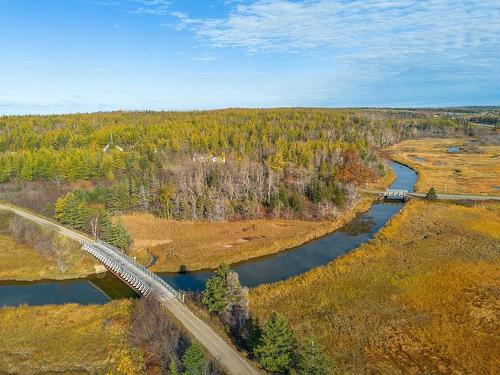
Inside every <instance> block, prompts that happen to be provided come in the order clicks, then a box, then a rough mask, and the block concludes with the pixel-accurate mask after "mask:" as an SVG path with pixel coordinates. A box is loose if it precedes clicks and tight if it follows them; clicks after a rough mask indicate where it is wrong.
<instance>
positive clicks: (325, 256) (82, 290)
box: [0, 162, 417, 306]
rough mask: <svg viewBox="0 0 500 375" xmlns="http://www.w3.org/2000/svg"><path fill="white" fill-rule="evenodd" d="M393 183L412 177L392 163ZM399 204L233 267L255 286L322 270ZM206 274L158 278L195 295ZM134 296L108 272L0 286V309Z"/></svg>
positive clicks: (409, 182)
mask: <svg viewBox="0 0 500 375" xmlns="http://www.w3.org/2000/svg"><path fill="white" fill-rule="evenodd" d="M392 168H393V169H394V172H395V174H396V180H395V181H394V182H393V184H392V185H391V188H393V189H407V190H408V191H413V186H414V185H415V183H416V180H417V175H416V173H415V172H414V171H413V170H412V169H410V168H408V167H406V166H404V165H401V164H398V163H394V162H393V163H392ZM402 206H403V203H400V202H390V203H389V202H375V203H374V204H373V205H372V207H371V208H370V209H369V210H368V211H367V212H365V213H361V214H359V215H357V216H356V218H355V219H353V220H352V221H351V222H349V223H348V224H346V225H344V226H343V227H342V228H340V229H338V230H336V231H334V232H332V233H330V234H328V235H326V236H324V237H321V238H319V239H317V240H314V241H311V242H309V243H306V244H304V245H301V246H298V247H296V248H293V249H290V250H287V251H283V252H281V253H278V254H275V255H270V256H266V257H262V258H258V259H255V260H250V261H247V262H243V263H240V264H237V265H234V266H233V269H235V270H236V271H237V272H238V274H239V275H240V280H241V282H242V284H244V285H246V286H249V287H255V286H257V285H260V284H265V283H272V282H276V281H280V280H285V279H288V278H289V277H292V276H296V275H300V274H302V273H304V272H306V271H308V270H310V269H312V268H315V267H318V266H322V265H324V264H327V263H328V262H330V261H332V260H334V259H335V258H337V257H339V256H341V255H343V254H345V253H347V252H349V251H350V250H352V249H355V248H357V247H358V246H360V245H361V244H363V243H365V242H366V241H368V240H369V239H370V238H372V237H373V236H374V235H375V233H377V232H378V231H379V230H380V228H382V227H383V226H384V225H385V224H386V223H387V221H388V220H389V219H390V218H391V217H392V216H393V215H394V214H396V213H397V212H399V210H400V209H401V208H402ZM210 275H211V272H210V271H200V272H190V273H186V274H161V275H160V276H161V277H162V278H163V279H164V280H165V281H167V282H168V283H170V284H171V285H172V286H173V287H174V288H177V289H182V290H191V291H198V290H201V289H203V286H204V283H205V280H206V279H207V278H208V277H209V276H210ZM135 295H136V294H135V292H133V291H132V290H131V289H129V288H128V287H127V286H126V285H125V284H124V283H122V282H121V281H120V280H119V279H117V278H116V277H115V276H113V275H112V274H109V273H108V274H104V275H99V276H94V277H90V278H87V279H78V280H66V281H51V280H48V281H36V282H0V306H18V305H21V304H28V305H45V304H64V303H71V302H73V303H79V304H82V305H85V304H103V303H106V302H107V301H109V300H110V299H115V298H125V297H131V296H135Z"/></svg>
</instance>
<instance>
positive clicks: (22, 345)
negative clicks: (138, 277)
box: [0, 300, 141, 375]
mask: <svg viewBox="0 0 500 375" xmlns="http://www.w3.org/2000/svg"><path fill="white" fill-rule="evenodd" d="M131 305H132V303H131V302H130V301H129V300H119V301H112V302H109V303H108V304H106V305H102V306H95V305H93V306H92V305H91V306H79V305H75V304H69V305H62V306H52V305H48V306H40V307H28V306H21V307H6V308H2V309H0V327H2V329H1V330H0V368H1V369H2V370H1V371H0V372H2V373H9V374H27V375H28V374H35V373H36V374H41V373H43V374H104V373H108V374H135V373H138V372H136V371H138V370H139V369H138V368H136V365H135V364H141V360H140V357H139V354H138V353H137V352H135V351H134V350H132V349H130V347H129V346H128V345H127V336H128V327H129V316H130V308H131ZM117 370H120V371H117ZM4 371H5V372H4Z"/></svg>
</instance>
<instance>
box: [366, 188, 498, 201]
mask: <svg viewBox="0 0 500 375" xmlns="http://www.w3.org/2000/svg"><path fill="white" fill-rule="evenodd" d="M361 191H362V192H363V193H366V194H376V195H378V196H379V197H380V198H385V197H386V194H387V196H390V197H389V198H388V199H402V198H401V194H398V193H392V194H390V193H391V192H394V191H398V189H388V190H386V191H377V190H369V189H361ZM426 194H427V193H418V192H410V191H406V199H408V198H410V197H413V198H425V196H426ZM437 198H438V199H439V200H443V201H458V200H471V201H500V195H477V194H441V193H437Z"/></svg>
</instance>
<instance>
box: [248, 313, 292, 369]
mask: <svg viewBox="0 0 500 375" xmlns="http://www.w3.org/2000/svg"><path fill="white" fill-rule="evenodd" d="M295 347H296V340H295V336H294V334H293V332H292V330H291V329H290V328H289V327H288V322H287V321H286V319H285V317H284V316H283V315H282V314H279V313H273V314H272V315H271V317H270V318H269V319H268V320H267V321H266V323H265V324H264V327H263V328H262V335H261V336H260V338H259V341H258V344H257V346H256V347H255V348H254V355H255V357H256V358H257V360H258V361H259V363H260V364H261V365H262V367H264V369H265V370H267V371H269V372H273V373H280V374H283V373H285V372H287V371H288V370H290V368H291V367H292V364H293V359H294V353H295Z"/></svg>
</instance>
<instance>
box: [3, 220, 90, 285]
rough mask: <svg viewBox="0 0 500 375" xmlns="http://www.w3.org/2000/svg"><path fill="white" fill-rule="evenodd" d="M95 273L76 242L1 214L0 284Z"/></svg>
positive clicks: (67, 277) (66, 277)
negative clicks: (1, 281)
mask: <svg viewBox="0 0 500 375" xmlns="http://www.w3.org/2000/svg"><path fill="white" fill-rule="evenodd" d="M13 225H14V226H15V228H14V229H13ZM14 232H15V233H14ZM16 236H17V237H19V238H16ZM98 270H100V268H99V267H98V263H97V261H96V260H94V259H93V258H92V257H91V256H89V255H88V254H86V253H85V252H84V251H82V250H81V249H80V245H79V244H78V243H77V242H76V241H73V240H71V239H68V238H66V237H64V236H62V235H60V234H58V233H54V232H52V231H51V230H49V229H46V228H43V227H41V226H38V225H36V224H34V223H31V222H28V221H27V220H25V219H22V218H20V217H18V216H16V215H14V214H11V213H7V212H5V211H1V210H0V280H23V281H31V280H39V279H57V280H59V279H71V278H78V277H85V276H88V275H89V274H93V273H96V272H97V271H98Z"/></svg>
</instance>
